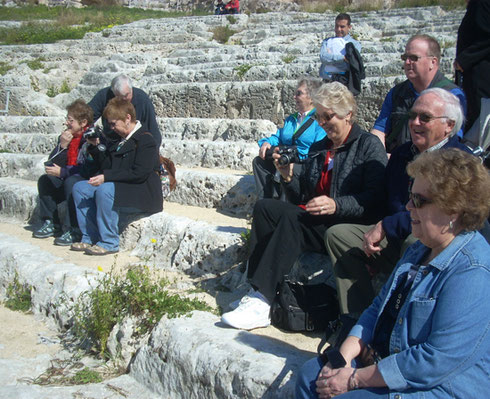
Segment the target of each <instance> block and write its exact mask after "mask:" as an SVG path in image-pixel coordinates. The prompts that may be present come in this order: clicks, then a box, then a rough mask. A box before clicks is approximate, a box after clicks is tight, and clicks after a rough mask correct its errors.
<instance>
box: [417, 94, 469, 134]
mask: <svg viewBox="0 0 490 399" xmlns="http://www.w3.org/2000/svg"><path fill="white" fill-rule="evenodd" d="M424 94H434V95H435V96H436V97H438V98H439V99H440V100H441V101H442V102H443V104H444V115H445V116H447V118H446V119H448V120H450V121H453V122H454V127H453V129H452V130H451V133H450V134H449V135H450V136H454V135H455V134H456V133H457V132H459V129H461V126H462V125H463V120H464V113H463V107H462V106H461V103H460V102H459V99H458V97H456V96H455V95H454V94H453V93H451V92H450V91H447V90H444V89H441V88H440V87H433V88H431V89H426V90H424V91H423V92H422V93H420V96H419V98H420V97H422V96H423V95H424Z"/></svg>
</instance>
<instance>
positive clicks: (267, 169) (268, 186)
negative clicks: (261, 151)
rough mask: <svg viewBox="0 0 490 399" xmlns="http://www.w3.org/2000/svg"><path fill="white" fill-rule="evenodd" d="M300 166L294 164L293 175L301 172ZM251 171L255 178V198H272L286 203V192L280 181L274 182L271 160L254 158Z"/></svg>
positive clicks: (273, 168) (274, 173) (274, 172)
mask: <svg viewBox="0 0 490 399" xmlns="http://www.w3.org/2000/svg"><path fill="white" fill-rule="evenodd" d="M301 168H302V165H301V164H298V163H295V164H294V173H295V174H299V173H300V172H301ZM252 169H253V172H254V178H255V187H256V189H257V198H258V199H259V200H260V199H263V198H274V199H279V200H281V201H286V202H287V201H288V199H287V195H286V192H285V191H284V190H283V187H282V185H281V183H280V181H276V180H275V175H276V171H277V169H276V167H275V166H274V164H273V162H272V161H271V160H264V159H262V158H260V157H255V158H254V160H253V161H252Z"/></svg>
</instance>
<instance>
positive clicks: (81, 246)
mask: <svg viewBox="0 0 490 399" xmlns="http://www.w3.org/2000/svg"><path fill="white" fill-rule="evenodd" d="M91 246H92V245H90V244H88V243H86V242H74V243H73V244H71V246H70V249H71V250H72V251H80V252H81V251H85V250H86V249H88V248H90V247H91Z"/></svg>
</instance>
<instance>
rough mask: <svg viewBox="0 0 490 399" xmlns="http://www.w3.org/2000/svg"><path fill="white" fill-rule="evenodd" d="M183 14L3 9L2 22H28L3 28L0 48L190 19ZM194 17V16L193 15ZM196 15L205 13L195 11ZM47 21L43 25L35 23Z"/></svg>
mask: <svg viewBox="0 0 490 399" xmlns="http://www.w3.org/2000/svg"><path fill="white" fill-rule="evenodd" d="M189 14H191V13H184V12H166V11H160V10H151V9H147V10H145V9H142V8H128V7H122V6H110V7H104V6H89V7H84V8H74V7H71V8H66V7H61V6H59V7H46V6H34V5H28V6H25V7H2V13H1V14H0V20H4V21H10V20H14V21H25V23H24V24H22V26H21V27H18V28H1V29H0V37H1V38H2V39H1V40H0V43H1V44H37V43H54V42H56V41H58V40H66V39H81V38H83V36H84V35H85V33H87V32H100V31H103V30H104V29H107V28H109V27H113V26H115V25H122V24H127V23H130V22H133V21H138V20H141V19H148V18H173V17H180V16H185V15H189ZM192 14H193V13H192ZM196 14H202V12H198V11H196ZM37 20H44V21H43V22H42V23H39V22H33V21H37Z"/></svg>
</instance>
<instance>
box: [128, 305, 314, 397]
mask: <svg viewBox="0 0 490 399" xmlns="http://www.w3.org/2000/svg"><path fill="white" fill-rule="evenodd" d="M313 356H314V354H313V353H308V352H303V351H299V350H298V349H296V348H294V347H292V346H290V345H287V344H284V343H281V342H279V341H277V340H274V339H273V338H269V337H263V336H258V335H254V334H252V333H249V332H246V331H239V330H236V329H233V328H227V327H224V326H223V325H222V324H221V323H220V322H219V318H218V317H217V316H215V315H212V314H210V313H205V312H197V311H196V312H193V313H192V316H191V317H182V318H178V319H170V320H169V319H162V320H161V321H160V323H159V324H158V325H157V327H156V328H155V329H154V330H153V332H152V335H151V337H150V340H149V341H148V344H147V345H145V346H143V347H142V348H141V349H140V350H139V351H138V353H137V354H136V356H135V358H134V360H133V362H132V363H131V366H130V367H131V368H130V376H131V377H133V378H134V379H136V380H137V381H138V382H139V383H141V384H143V385H145V386H146V387H148V388H150V389H152V390H153V391H154V392H155V393H157V394H159V395H163V396H165V397H171V398H176V399H177V398H186V399H193V398H203V397H209V398H210V397H213V398H240V399H245V398H283V399H285V398H293V397H294V384H295V375H296V374H297V371H298V369H299V368H300V367H301V365H302V364H303V363H304V362H305V361H306V360H308V359H309V358H311V357H313Z"/></svg>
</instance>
